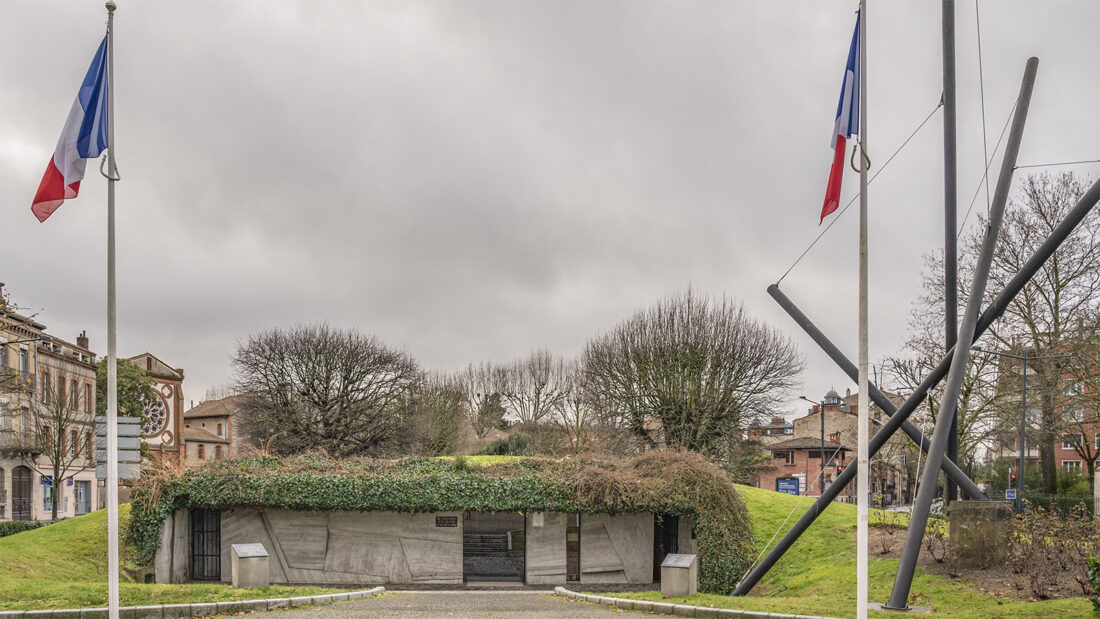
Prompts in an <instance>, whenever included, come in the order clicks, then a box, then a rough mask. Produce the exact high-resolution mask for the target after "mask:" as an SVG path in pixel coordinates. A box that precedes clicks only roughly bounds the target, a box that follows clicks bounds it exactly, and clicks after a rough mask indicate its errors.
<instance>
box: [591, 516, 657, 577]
mask: <svg viewBox="0 0 1100 619" xmlns="http://www.w3.org/2000/svg"><path fill="white" fill-rule="evenodd" d="M581 582H582V583H599V584H646V583H651V582H653V514H622V515H618V516H606V515H597V516H588V515H585V516H581Z"/></svg>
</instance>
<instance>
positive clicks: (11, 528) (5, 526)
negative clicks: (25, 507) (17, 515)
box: [0, 520, 46, 537]
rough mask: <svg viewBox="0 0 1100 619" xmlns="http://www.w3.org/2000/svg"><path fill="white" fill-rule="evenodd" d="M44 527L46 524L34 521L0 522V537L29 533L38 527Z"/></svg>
mask: <svg viewBox="0 0 1100 619" xmlns="http://www.w3.org/2000/svg"><path fill="white" fill-rule="evenodd" d="M45 525H46V523H44V522H38V521H35V520H12V521H9V522H0V537H4V536H7V535H15V534H16V533H22V532H23V531H30V530H31V529H37V528H38V527H42V526H45Z"/></svg>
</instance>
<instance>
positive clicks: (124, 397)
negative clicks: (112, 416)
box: [95, 358, 157, 421]
mask: <svg viewBox="0 0 1100 619" xmlns="http://www.w3.org/2000/svg"><path fill="white" fill-rule="evenodd" d="M116 364H117V365H116V366H115V367H116V368H117V369H118V414H119V415H121V416H124V417H138V418H141V417H142V415H143V414H144V411H145V404H146V403H147V402H152V401H153V398H155V397H157V394H156V393H155V392H154V391H153V379H152V378H149V377H148V376H146V375H145V372H143V371H142V370H141V368H139V367H138V366H137V365H135V364H133V363H130V362H129V361H127V360H125V359H118V360H117V361H116ZM95 392H96V400H95V414H96V415H98V416H101V417H102V416H103V415H106V414H107V359H106V358H103V359H100V360H99V363H98V364H96V370H95ZM143 421H144V420H143Z"/></svg>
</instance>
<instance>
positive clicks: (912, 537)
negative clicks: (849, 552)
mask: <svg viewBox="0 0 1100 619" xmlns="http://www.w3.org/2000/svg"><path fill="white" fill-rule="evenodd" d="M1038 68H1039V59H1038V58H1035V57H1034V56H1033V57H1031V58H1028V61H1027V66H1026V67H1025V69H1024V80H1023V83H1022V84H1021V85H1020V94H1019V97H1018V98H1017V107H1016V113H1015V115H1014V116H1013V118H1012V130H1011V131H1010V132H1009V135H1008V143H1007V145H1006V146H1005V154H1004V159H1003V160H1002V161H1001V173H1000V176H999V178H998V179H997V190H996V192H995V193H994V196H993V205H992V208H991V209H990V213H989V223H988V224H987V226H986V233H985V239H984V240H983V241H982V248H981V253H980V254H979V255H978V264H977V266H976V267H975V269H974V279H973V281H972V282H971V285H970V296H969V300H968V301H967V304H966V312H965V313H964V314H963V321H962V325H960V327H959V335H960V336H961V337H960V338H959V345H957V346H956V347H955V350H954V356H953V358H952V360H951V369H950V371H949V372H948V374H947V384H946V386H945V388H944V393H943V397H942V399H941V401H940V410H941V411H950V410H954V407H955V405H956V404H957V403H958V397H959V391H960V390H961V389H962V381H963V378H964V376H965V373H966V363H967V360H968V359H969V356H970V347H971V345H972V344H973V341H974V334H975V332H976V330H977V323H978V310H979V308H980V305H981V302H982V298H983V297H984V296H985V286H986V284H987V283H988V280H989V270H990V267H991V265H992V263H993V252H994V250H995V249H996V246H997V236H998V234H999V233H1000V229H1001V221H1002V219H1003V217H1004V210H1005V204H1006V203H1007V202H1008V192H1009V189H1010V188H1011V185H1012V173H1013V171H1014V170H1015V168H1016V156H1017V155H1018V154H1019V152H1020V142H1021V140H1022V139H1023V133H1024V124H1025V123H1026V122H1027V112H1028V108H1029V106H1030V104H1031V92H1032V89H1033V88H1034V86H1035V73H1036V71H1037V70H1038ZM950 432H951V423H950V420H949V419H943V418H942V417H941V418H940V420H939V423H937V424H936V430H935V432H934V433H933V434H932V449H930V450H929V452H928V466H927V467H926V468H925V469H924V474H923V475H922V476H921V482H920V488H919V489H918V490H917V500H916V501H914V502H913V511H912V513H911V514H910V516H909V530H908V532H907V533H906V537H905V546H904V547H902V551H901V561H900V562H899V563H898V572H897V575H896V576H895V577H894V588H893V591H892V592H891V593H890V601H889V602H888V603H887V607H888V608H893V609H899V610H900V609H906V608H908V607H909V606H908V600H909V589H910V588H911V587H912V585H913V571H914V570H915V569H916V566H917V555H918V554H919V553H920V547H921V541H922V540H923V539H924V530H925V527H926V526H927V524H928V513H929V511H930V509H931V507H932V499H934V498H935V495H936V478H937V477H939V473H940V465H941V463H942V462H943V459H944V454H945V452H946V451H947V442H948V438H949V434H950Z"/></svg>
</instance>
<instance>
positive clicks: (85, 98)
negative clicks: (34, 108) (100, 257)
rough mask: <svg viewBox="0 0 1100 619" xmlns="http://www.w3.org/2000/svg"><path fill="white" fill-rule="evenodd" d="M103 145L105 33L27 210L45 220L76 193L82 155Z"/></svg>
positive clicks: (99, 150)
mask: <svg viewBox="0 0 1100 619" xmlns="http://www.w3.org/2000/svg"><path fill="white" fill-rule="evenodd" d="M107 146H108V144H107V37H103V42H102V43H100V44H99V49H98V50H96V53H95V57H94V58H92V66H90V67H88V74H87V75H85V76H84V82H83V83H81V84H80V90H79V91H78V92H77V93H76V101H74V102H73V107H72V108H71V109H70V110H69V117H68V118H67V119H66V120H65V128H64V129H62V130H61V137H60V138H58V140H57V148H56V149H55V150H54V153H53V158H52V159H50V162H49V163H48V164H47V165H46V173H45V174H44V175H43V176H42V182H41V184H39V185H38V193H36V194H35V195H34V202H33V203H32V204H31V212H32V213H34V216H35V217H37V218H38V221H46V218H47V217H49V216H50V215H51V214H53V212H54V211H55V210H57V208H58V207H59V206H61V203H62V202H64V201H65V200H68V199H69V198H75V197H76V195H77V193H79V191H80V181H81V180H82V179H83V178H84V165H85V164H86V163H87V161H86V159H89V158H95V157H98V156H99V154H100V153H102V152H103V150H104V149H105V148H107Z"/></svg>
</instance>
